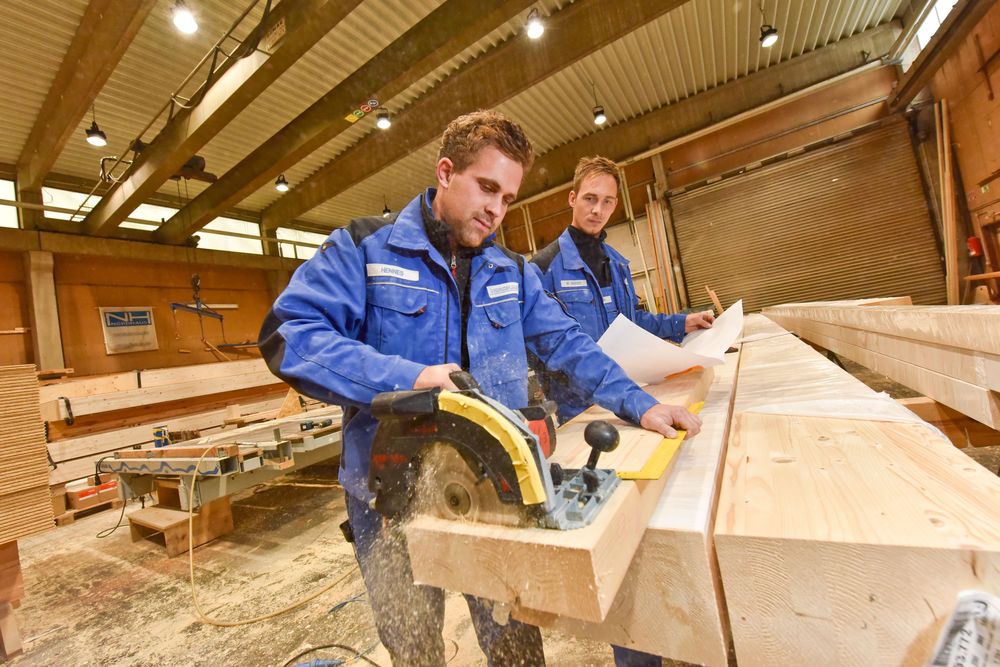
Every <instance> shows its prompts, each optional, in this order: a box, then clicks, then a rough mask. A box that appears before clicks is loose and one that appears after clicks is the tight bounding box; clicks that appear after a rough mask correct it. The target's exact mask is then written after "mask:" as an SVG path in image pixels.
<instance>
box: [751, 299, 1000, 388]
mask: <svg viewBox="0 0 1000 667" xmlns="http://www.w3.org/2000/svg"><path fill="white" fill-rule="evenodd" d="M771 317H772V318H773V319H774V321H775V322H777V323H778V324H779V325H781V326H782V327H784V328H785V329H788V330H789V331H794V332H795V333H797V334H799V335H801V336H802V337H804V338H806V339H807V340H813V339H812V338H811V337H810V336H823V337H825V338H833V339H836V340H839V341H842V342H844V343H850V344H851V345H855V346H857V347H861V348H864V349H866V350H870V351H872V352H877V353H878V354H881V355H885V356H887V357H892V358H893V359H898V360H900V361H905V362H907V363H910V364H913V365H915V366H920V367H921V368H926V369H928V370H932V371H935V372H937V373H941V374H942V375H947V376H950V377H953V378H955V379H957V380H962V381H963V382H968V383H969V384H974V385H978V386H980V387H983V388H986V389H992V390H994V391H1000V355H995V354H987V353H985V352H976V351H972V350H965V349H961V348H956V347H950V346H947V345H938V344H937V343H928V342H925V341H919V340H916V339H913V338H900V337H899V336H890V335H888V334H882V333H877V332H874V331H864V330H862V329H851V328H850V327H841V326H836V325H832V324H826V323H825V322H815V321H813V320H805V319H801V318H791V317H779V316H777V315H774V316H771Z"/></svg>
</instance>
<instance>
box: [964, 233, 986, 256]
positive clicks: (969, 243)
mask: <svg viewBox="0 0 1000 667" xmlns="http://www.w3.org/2000/svg"><path fill="white" fill-rule="evenodd" d="M965 247H966V248H968V249H969V257H982V256H983V242H982V241H980V240H979V237H978V236H970V237H969V238H967V239H965Z"/></svg>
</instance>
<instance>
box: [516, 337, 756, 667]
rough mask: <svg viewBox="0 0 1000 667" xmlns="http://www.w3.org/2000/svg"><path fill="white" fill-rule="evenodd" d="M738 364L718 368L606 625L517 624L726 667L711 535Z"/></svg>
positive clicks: (547, 620)
mask: <svg viewBox="0 0 1000 667" xmlns="http://www.w3.org/2000/svg"><path fill="white" fill-rule="evenodd" d="M738 365H739V354H738V353H734V354H729V355H726V363H725V364H724V365H722V366H718V367H716V368H715V380H714V382H713V383H712V386H711V387H710V389H709V392H708V395H707V396H706V397H705V407H704V409H703V410H702V411H701V417H702V421H703V426H702V430H701V433H699V434H698V437H697V438H695V439H694V440H692V441H691V443H690V445H691V446H688V447H684V448H682V449H681V451H680V452H679V453H678V455H677V457H678V458H677V462H676V464H675V465H674V467H673V469H672V470H671V472H670V476H669V478H668V479H667V483H666V487H665V488H664V489H663V493H662V494H661V495H660V498H659V501H658V502H657V505H656V510H655V511H654V512H653V516H652V517H651V518H650V521H649V525H648V526H647V527H646V532H645V534H644V535H643V538H642V541H641V542H640V543H639V548H638V550H637V551H636V553H635V557H634V558H633V559H632V564H631V565H630V566H629V569H628V572H627V574H626V575H625V580H624V581H623V582H622V585H621V588H620V589H619V591H618V594H617V595H616V596H615V601H614V604H613V605H612V606H611V610H610V611H609V612H608V616H607V618H606V619H605V620H604V622H603V623H587V622H584V621H578V620H575V619H572V618H566V617H559V616H555V615H552V614H543V613H540V612H535V611H533V610H529V609H521V610H518V611H515V612H514V616H515V617H516V618H518V619H519V620H522V621H525V622H528V623H532V624H534V625H539V626H541V627H545V628H550V629H554V630H558V631H559V632H563V633H567V634H572V635H575V636H577V637H581V638H585V639H589V640H592V641H593V640H597V641H601V642H607V643H610V644H615V645H618V646H627V647H629V648H633V649H637V650H640V651H645V652H647V653H652V654H653V655H660V656H664V657H667V658H671V659H673V660H678V661H683V662H685V663H688V662H690V663H695V664H699V665H725V664H727V663H728V656H729V623H728V620H727V618H726V612H725V606H724V604H723V603H722V599H721V593H722V587H721V581H720V579H719V570H718V564H717V562H716V560H715V557H714V555H713V546H712V528H713V524H714V522H715V504H716V501H717V499H718V485H719V473H720V472H721V466H722V461H723V459H724V454H725V446H726V441H727V439H728V433H729V416H730V411H731V409H732V397H733V394H734V388H735V386H736V371H737V367H738ZM560 446H562V445H560ZM665 628H666V630H665Z"/></svg>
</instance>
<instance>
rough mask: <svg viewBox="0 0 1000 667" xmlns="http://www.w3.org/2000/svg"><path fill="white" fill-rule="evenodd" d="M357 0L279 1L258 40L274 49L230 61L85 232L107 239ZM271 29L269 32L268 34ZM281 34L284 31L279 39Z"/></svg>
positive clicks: (98, 210)
mask: <svg viewBox="0 0 1000 667" xmlns="http://www.w3.org/2000/svg"><path fill="white" fill-rule="evenodd" d="M361 1H362V0H298V1H297V2H282V3H279V4H278V5H277V7H276V8H275V9H274V10H273V11H272V12H271V14H270V16H269V17H268V18H267V20H266V22H265V24H264V25H263V26H262V29H261V31H260V33H259V34H260V35H262V36H263V37H262V42H264V43H265V46H268V45H267V44H266V40H267V39H268V36H269V35H274V36H275V39H276V44H275V45H274V46H272V47H271V53H270V54H268V53H266V52H264V51H263V50H261V49H260V48H257V49H254V50H253V51H251V52H250V53H248V54H246V55H245V56H244V57H242V58H239V59H231V60H229V61H227V63H226V64H225V65H224V71H223V72H222V74H221V75H220V76H219V77H218V78H217V79H216V80H215V82H214V83H212V85H211V86H210V87H209V88H208V89H207V90H206V91H205V93H204V96H203V97H202V99H201V101H200V102H199V103H198V104H197V105H196V106H194V107H192V108H190V109H185V110H182V111H181V112H180V113H178V114H177V115H175V116H174V117H173V118H171V119H170V121H168V122H167V124H166V126H165V127H164V128H163V130H161V131H160V133H159V135H157V137H156V139H154V140H153V141H152V143H150V144H149V145H148V146H147V147H146V148H145V150H143V151H142V153H141V154H140V155H139V156H138V158H137V160H136V161H135V163H134V164H133V165H132V166H131V168H130V169H129V171H128V172H127V175H126V177H125V178H124V179H123V180H122V181H121V182H119V183H116V184H115V185H114V186H113V187H112V188H111V190H110V191H109V192H107V193H106V194H104V196H103V199H102V200H101V202H100V203H99V204H98V205H97V206H95V207H94V210H93V211H91V212H90V214H89V215H88V216H87V218H86V220H85V222H84V224H85V225H86V229H87V232H88V233H90V234H93V235H95V236H110V235H111V234H113V233H114V230H115V229H116V228H117V227H118V225H119V224H121V222H122V221H123V220H124V219H125V218H126V217H128V216H129V214H130V213H131V212H132V211H134V210H135V208H136V207H137V206H138V205H139V204H141V203H142V202H143V201H144V200H145V199H146V198H147V197H149V196H150V195H151V194H152V193H154V192H156V189H157V188H159V187H160V186H161V185H162V184H163V183H165V182H166V181H167V179H168V178H170V177H171V176H172V175H174V174H175V173H176V172H177V171H178V170H179V169H180V168H181V167H182V166H183V165H184V163H185V162H187V161H188V159H190V158H191V156H193V155H194V154H195V153H196V152H197V151H198V150H199V149H200V148H201V147H202V146H204V145H205V144H206V143H208V142H209V140H211V139H212V137H214V136H215V135H216V134H218V132H219V131H220V130H222V128H224V127H225V126H226V125H227V124H228V123H229V122H230V121H232V120H233V119H234V118H235V117H236V116H237V115H238V114H239V113H240V112H241V111H243V109H245V108H246V107H247V106H248V105H249V104H250V103H251V102H253V100H254V99H255V98H256V97H257V96H258V95H260V94H261V93H262V92H263V91H264V90H265V89H267V87H268V86H269V85H271V83H272V82H274V81H275V80H276V79H277V78H278V77H279V76H280V75H281V74H282V73H284V72H285V71H286V70H287V69H288V68H289V67H291V66H292V64H294V63H295V61H297V60H298V59H299V58H300V57H301V56H302V55H303V54H304V53H306V52H307V51H308V50H309V49H310V48H312V46H313V45H314V44H316V42H318V41H319V40H320V39H322V38H323V36H325V35H326V34H327V33H328V32H329V31H330V30H331V29H332V28H333V27H334V26H336V25H337V24H338V23H339V22H340V21H341V20H342V19H343V18H344V17H345V16H347V15H348V14H349V13H350V12H351V11H352V10H353V9H354V8H355V7H356V6H357V5H359V4H360V3H361ZM272 30H273V32H272ZM281 31H283V32H284V35H283V36H280V35H281Z"/></svg>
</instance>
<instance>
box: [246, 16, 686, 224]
mask: <svg viewBox="0 0 1000 667" xmlns="http://www.w3.org/2000/svg"><path fill="white" fill-rule="evenodd" d="M682 4H684V0H630V1H629V2H622V1H621V0H586V1H585V2H574V3H573V4H571V5H569V6H568V7H566V8H565V9H563V10H562V11H560V12H557V13H556V14H553V15H552V16H550V17H548V19H547V20H546V24H547V25H546V31H545V37H544V38H543V39H540V40H538V41H537V42H536V41H532V40H529V39H528V38H527V37H526V36H525V35H524V34H519V35H516V36H514V37H513V38H511V39H509V40H507V41H506V42H504V43H503V44H501V45H499V46H498V47H496V48H494V49H492V50H491V51H489V52H487V53H485V54H483V55H482V56H480V57H479V58H477V59H476V60H475V61H473V62H472V63H470V64H469V65H468V66H467V67H465V68H463V69H462V70H459V71H458V72H457V73H455V74H454V75H452V76H451V77H449V78H448V79H446V80H444V81H443V82H442V83H441V84H440V85H438V86H437V87H435V88H434V89H433V90H432V91H431V92H430V93H428V94H427V95H425V96H424V97H422V98H421V99H419V100H417V101H416V102H414V103H413V104H411V105H410V106H409V107H407V108H406V110H404V111H403V112H402V113H400V114H398V115H397V116H396V117H395V118H394V120H393V125H392V130H391V131H390V132H373V133H371V134H369V135H368V136H366V137H365V138H364V139H362V140H361V141H359V142H358V143H356V144H354V146H352V147H351V148H349V149H347V150H346V151H344V152H343V153H342V154H341V155H339V156H338V157H337V158H335V159H334V160H331V161H330V162H328V163H326V164H325V165H323V167H321V168H320V169H318V170H317V171H316V172H315V173H314V174H313V175H312V176H310V177H309V178H308V179H306V181H305V182H303V183H302V184H301V185H299V186H297V187H296V188H294V189H293V190H292V191H291V192H289V193H288V194H286V195H285V196H284V197H282V198H281V199H279V200H278V201H276V202H275V203H274V204H272V205H271V206H269V207H268V208H266V209H264V212H263V215H262V220H263V223H264V226H265V228H268V229H273V228H275V227H278V226H281V225H284V224H285V223H287V222H288V221H289V220H291V219H293V218H296V217H298V216H300V215H302V214H303V213H305V212H306V211H309V210H311V209H312V208H315V207H316V206H318V205H319V204H321V203H322V202H324V201H326V200H327V199H330V198H331V197H333V196H335V195H337V194H339V193H341V192H343V191H344V190H346V189H347V188H349V187H351V186H352V185H355V184H357V183H359V182H361V181H362V180H364V179H365V178H367V177H369V176H371V175H372V174H374V173H376V172H378V171H380V170H381V169H384V168H385V167H387V166H389V165H390V164H392V163H394V162H396V161H397V160H399V159H401V158H403V157H405V156H407V155H409V154H410V153H412V152H413V151H415V150H417V149H419V148H421V147H423V146H425V145H426V144H428V143H429V142H431V141H433V140H434V139H436V138H437V137H438V136H440V134H441V131H442V130H443V129H444V127H445V126H446V125H447V123H448V122H449V121H451V120H452V119H453V118H455V117H456V116H459V115H460V114H462V113H466V112H469V111H473V110H475V109H481V108H490V107H494V106H496V105H498V104H500V103H502V102H504V101H506V100H508V99H510V98H512V97H514V96H515V95H517V94H518V93H520V92H522V91H524V90H526V89H528V88H530V87H531V86H533V85H535V84H536V83H538V82H539V81H542V80H543V79H545V78H547V77H549V76H551V75H553V74H555V73H556V72H558V71H560V70H562V69H565V68H566V67H568V66H569V65H572V64H573V63H575V62H577V61H578V60H580V59H581V58H584V57H585V56H587V55H589V54H591V53H593V52H594V51H597V50H598V49H600V48H601V47H603V46H605V45H607V44H610V43H611V42H614V41H616V40H618V39H620V38H621V37H623V36H624V35H627V34H628V33H630V32H633V31H634V30H636V29H638V28H640V27H642V26H644V25H646V24H647V23H649V22H650V21H652V20H654V19H656V18H657V17H659V16H661V15H663V14H665V13H667V12H669V11H670V10H672V9H674V8H676V7H679V6H680V5H682Z"/></svg>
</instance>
